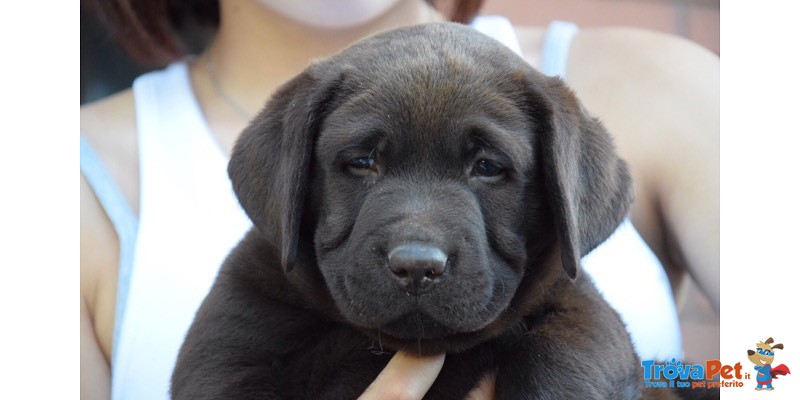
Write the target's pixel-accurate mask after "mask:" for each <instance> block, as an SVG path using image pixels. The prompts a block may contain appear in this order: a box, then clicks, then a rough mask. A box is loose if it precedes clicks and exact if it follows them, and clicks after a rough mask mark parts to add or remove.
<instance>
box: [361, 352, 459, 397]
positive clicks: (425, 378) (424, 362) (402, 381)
mask: <svg viewBox="0 0 800 400" xmlns="http://www.w3.org/2000/svg"><path fill="white" fill-rule="evenodd" d="M443 364H444V354H439V355H436V356H430V357H418V356H413V355H410V354H408V353H405V352H402V351H398V352H397V353H396V354H395V355H394V357H392V359H391V360H389V364H386V367H385V368H384V369H383V371H381V373H380V375H378V377H377V378H375V380H374V381H373V382H372V384H370V385H369V387H368V388H367V390H366V391H364V394H362V395H361V397H359V398H358V399H359V400H383V399H393V400H394V399H397V400H419V399H422V397H423V396H425V393H426V392H427V391H428V389H430V387H431V385H433V381H435V380H436V377H437V376H438V375H439V371H441V370H442V365H443Z"/></svg>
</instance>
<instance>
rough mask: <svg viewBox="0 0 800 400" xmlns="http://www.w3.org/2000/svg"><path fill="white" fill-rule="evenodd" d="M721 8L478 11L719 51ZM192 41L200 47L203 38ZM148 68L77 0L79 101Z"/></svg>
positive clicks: (616, 5)
mask: <svg viewBox="0 0 800 400" xmlns="http://www.w3.org/2000/svg"><path fill="white" fill-rule="evenodd" d="M719 8H720V1H719V0H484V5H483V8H482V11H481V14H484V15H503V16H506V17H507V18H509V19H510V20H511V22H512V23H513V24H514V25H518V26H525V25H530V26H546V25H547V24H548V23H549V22H551V21H553V20H564V21H571V22H574V23H576V24H578V26H580V27H582V28H591V27H601V26H632V27H639V28H646V29H651V30H655V31H660V32H666V33H671V34H674V35H677V36H681V37H684V38H687V39H690V40H692V41H694V42H697V43H699V44H700V45H702V46H704V47H705V48H707V49H709V50H710V51H712V52H714V53H716V54H717V55H719V54H720V50H719V49H720V44H719V41H720V34H719V29H720V13H719ZM201 36H202V35H201ZM192 46H195V48H196V50H199V49H202V48H203V40H202V39H200V40H197V41H196V42H195V43H193V44H190V48H191V47H192ZM150 69H151V68H148V67H146V66H141V65H136V64H135V63H134V62H133V61H132V60H131V59H130V58H129V57H128V56H127V55H125V53H124V52H123V51H122V50H121V49H120V48H119V47H118V46H117V45H116V44H115V43H114V42H113V41H112V40H111V39H110V38H109V36H108V34H107V33H106V31H105V29H104V28H103V26H102V25H101V24H100V23H99V21H97V19H96V18H95V17H94V16H93V15H92V14H91V13H90V12H88V11H87V10H86V9H85V7H84V6H83V2H82V3H81V85H80V86H81V104H84V103H86V102H91V101H94V100H97V99H100V98H103V97H105V96H108V95H110V94H113V93H116V92H118V91H120V90H124V89H126V88H128V87H130V86H131V83H132V82H133V79H134V78H135V77H136V76H138V75H140V74H142V73H144V72H147V71H149V70H150ZM676 298H677V301H678V304H679V314H680V318H681V330H682V333H683V342H684V351H685V353H686V354H691V355H692V358H693V359H694V360H692V361H703V360H708V359H718V358H719V333H720V330H719V317H718V316H717V314H716V313H715V312H714V311H713V310H712V308H711V306H710V304H709V303H708V301H707V300H706V299H705V298H704V297H703V296H702V294H700V292H699V291H698V289H697V287H696V286H694V285H693V284H692V283H691V282H690V281H687V284H685V285H684V287H683V289H682V290H681V291H680V292H679V293H677V294H676Z"/></svg>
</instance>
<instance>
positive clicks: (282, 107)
mask: <svg viewBox="0 0 800 400" xmlns="http://www.w3.org/2000/svg"><path fill="white" fill-rule="evenodd" d="M320 67H321V66H320V65H314V66H312V67H309V69H307V70H306V71H305V72H303V73H302V74H301V75H298V76H297V77H295V78H294V79H292V80H291V81H289V82H287V83H286V84H284V85H283V86H282V87H281V88H280V89H278V91H277V92H276V93H275V94H274V95H273V97H272V98H271V100H270V101H269V102H268V103H267V105H266V107H265V108H264V109H263V110H262V111H261V112H260V113H259V114H258V115H257V116H256V117H255V119H254V120H253V121H252V122H251V124H250V125H249V126H248V127H247V128H245V130H244V132H242V134H241V136H240V137H239V139H238V140H237V142H236V145H235V146H234V149H233V154H232V155H231V160H230V162H229V163H228V175H229V176H230V178H231V181H232V183H233V190H234V192H235V193H236V196H237V197H238V198H239V202H240V203H241V205H242V208H244V210H245V212H246V213H247V215H248V216H249V217H250V219H251V220H252V221H253V223H254V225H255V226H256V228H258V229H259V231H261V233H262V234H263V235H265V236H266V237H267V238H268V240H272V241H273V242H274V243H276V244H278V245H279V246H280V252H281V265H282V266H283V268H284V270H285V271H286V272H289V271H291V269H292V266H293V265H294V262H295V259H296V256H297V245H298V241H299V235H300V222H301V219H302V214H303V206H304V204H303V203H304V201H305V197H306V192H307V184H308V181H309V171H310V166H311V162H312V160H311V158H312V153H313V146H314V142H315V139H316V137H317V134H318V132H319V128H320V125H321V123H322V121H323V119H324V118H325V116H326V115H327V112H328V110H329V109H330V108H331V103H332V101H333V98H334V92H335V90H336V88H337V86H338V85H339V84H340V82H341V80H342V74H332V73H331V72H330V71H325V70H324V68H320Z"/></svg>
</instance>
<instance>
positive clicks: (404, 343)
mask: <svg viewBox="0 0 800 400" xmlns="http://www.w3.org/2000/svg"><path fill="white" fill-rule="evenodd" d="M362 331H363V332H364V333H366V334H367V335H368V336H370V337H372V338H373V339H374V340H376V341H378V342H380V344H381V345H382V346H385V347H388V348H391V349H394V350H403V351H407V352H409V353H412V354H417V355H421V356H428V355H434V354H441V353H458V352H462V351H464V350H467V349H469V348H470V347H473V346H475V345H477V344H479V343H481V342H483V341H485V340H487V339H488V337H489V336H491V335H490V334H488V335H487V333H488V332H484V330H483V329H479V330H476V331H470V332H459V331H457V330H454V329H452V328H448V327H447V326H445V325H444V324H442V323H440V322H438V321H436V320H435V319H433V318H431V317H429V316H427V315H425V314H424V313H419V312H412V313H409V314H406V315H403V316H402V317H400V318H398V319H396V320H394V321H392V322H390V323H387V324H385V325H383V326H381V327H380V328H378V329H362Z"/></svg>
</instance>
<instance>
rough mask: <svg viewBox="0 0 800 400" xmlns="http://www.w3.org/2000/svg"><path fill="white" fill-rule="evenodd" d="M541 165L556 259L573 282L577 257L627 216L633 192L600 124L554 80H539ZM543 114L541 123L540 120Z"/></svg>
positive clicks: (629, 178) (568, 91)
mask: <svg viewBox="0 0 800 400" xmlns="http://www.w3.org/2000/svg"><path fill="white" fill-rule="evenodd" d="M537 81H538V82H539V83H538V86H539V87H544V90H543V95H541V97H540V98H539V101H543V102H544V103H545V104H544V106H543V107H542V106H538V108H539V110H538V111H539V113H540V114H539V116H540V118H537V119H538V121H539V124H540V126H539V138H540V143H539V144H540V146H541V151H540V157H541V165H542V166H543V168H544V176H545V187H546V189H547V201H548V203H549V205H550V208H551V210H552V211H553V214H554V221H555V226H556V230H557V231H558V240H559V244H560V245H561V260H562V263H563V266H564V270H566V272H567V274H568V275H569V277H570V278H572V279H575V277H576V276H577V273H578V266H579V262H580V259H581V257H583V256H584V255H586V254H587V253H589V252H590V251H591V250H592V249H594V248H595V247H597V246H598V245H599V244H600V243H602V242H603V241H604V240H605V239H606V238H608V237H609V236H610V235H611V233H613V232H614V230H615V229H616V228H617V226H618V225H619V224H620V222H622V220H623V219H624V218H625V216H626V214H627V213H628V209H629V206H630V203H631V201H632V200H633V192H632V185H631V177H630V174H629V173H628V168H627V166H626V164H625V162H624V161H622V160H621V159H620V158H619V157H618V156H617V154H616V152H615V150H614V145H613V141H612V139H611V136H610V135H609V134H608V132H607V131H606V130H605V128H603V126H602V125H601V124H600V122H599V121H598V120H597V119H595V118H593V117H591V116H590V115H588V113H587V112H586V111H585V110H584V108H583V106H582V105H581V104H580V102H579V101H578V99H577V98H576V97H575V95H574V94H573V93H572V91H570V90H569V89H568V88H567V87H566V86H565V85H564V84H563V82H562V81H561V80H560V79H558V78H547V77H543V76H540V77H538V79H537ZM542 115H544V118H541V116H542Z"/></svg>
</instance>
